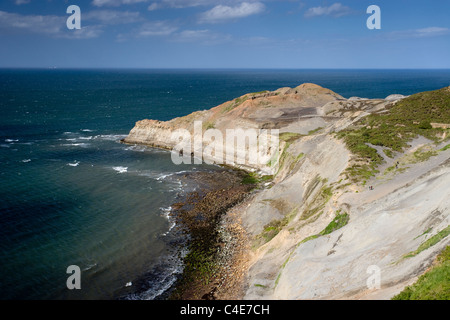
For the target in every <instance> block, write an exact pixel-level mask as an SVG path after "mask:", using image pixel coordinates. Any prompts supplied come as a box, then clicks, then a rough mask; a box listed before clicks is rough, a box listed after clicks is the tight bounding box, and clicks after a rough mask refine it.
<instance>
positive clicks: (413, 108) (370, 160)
mask: <svg viewBox="0 0 450 320" xmlns="http://www.w3.org/2000/svg"><path fill="white" fill-rule="evenodd" d="M449 105H450V91H449V90H448V89H447V88H444V89H441V90H437V91H430V92H422V93H418V94H415V95H412V96H410V97H408V98H405V99H403V100H401V101H399V102H397V103H396V104H393V105H390V106H389V107H388V110H389V112H387V113H381V114H371V115H369V116H367V117H365V118H363V119H361V120H360V121H359V122H358V124H357V127H354V128H349V129H346V130H343V131H341V132H339V133H337V137H338V138H341V139H343V140H344V141H345V143H346V144H347V147H348V148H349V150H350V151H351V152H352V153H354V154H355V155H356V156H357V157H358V160H359V161H358V164H356V165H354V166H353V167H350V168H348V170H347V173H348V175H349V178H350V179H351V180H352V181H353V182H358V181H360V180H361V179H363V180H367V179H368V178H370V177H371V176H373V175H375V174H376V173H377V170H376V168H377V166H378V165H380V164H381V163H382V162H383V158H382V157H381V156H380V155H379V154H378V152H377V150H375V149H374V148H373V147H371V146H370V144H371V145H375V146H381V147H384V148H385V149H384V150H385V151H384V153H385V154H386V155H387V156H390V155H391V154H392V152H393V151H397V152H402V151H403V150H404V148H406V147H407V146H408V142H409V141H411V140H412V139H413V138H415V137H417V136H418V135H421V136H424V137H426V138H428V139H430V140H432V141H435V142H438V141H439V140H440V138H439V136H441V135H442V133H443V132H444V131H445V130H448V129H442V128H432V126H431V124H430V123H432V122H436V123H450V108H449V107H448V106H449ZM388 150H390V151H388Z"/></svg>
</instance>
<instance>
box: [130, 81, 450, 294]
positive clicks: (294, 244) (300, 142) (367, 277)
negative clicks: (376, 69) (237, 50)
mask: <svg viewBox="0 0 450 320" xmlns="http://www.w3.org/2000/svg"><path fill="white" fill-rule="evenodd" d="M438 94H439V99H434V100H427V101H439V102H440V103H442V102H443V101H444V102H443V103H444V104H445V103H446V102H445V101H450V92H448V89H442V90H441V91H440V92H439V93H438ZM429 96H430V97H433V96H434V94H433V93H430V94H429V95H424V96H419V97H414V96H411V98H409V97H404V96H401V95H391V96H389V97H387V98H386V99H363V98H356V97H353V98H350V99H345V98H343V97H342V96H340V95H339V94H336V93H334V92H332V91H330V90H328V89H325V88H322V87H320V86H317V85H314V84H303V85H300V86H298V87H296V88H281V89H278V90H276V91H273V92H269V91H265V92H259V93H251V94H246V95H244V96H242V97H239V98H236V99H234V100H232V101H228V102H226V103H223V104H221V105H219V106H217V107H215V108H212V109H210V110H206V111H199V112H195V113H193V114H190V115H188V116H186V117H181V118H176V119H173V120H171V121H167V122H160V121H154V120H142V121H139V122H137V123H136V126H135V127H134V128H133V129H132V130H131V132H130V134H129V136H128V137H127V138H125V139H124V142H125V143H131V144H145V145H150V146H155V147H160V148H166V149H172V148H174V146H176V145H177V143H179V141H180V140H179V139H174V138H172V132H173V131H175V130H177V129H184V130H186V131H185V134H187V133H190V134H194V133H195V131H196V130H195V129H196V128H195V121H202V127H201V128H199V127H197V131H198V130H200V131H201V132H202V133H204V132H205V131H206V130H208V129H215V130H218V131H220V132H222V133H224V134H225V132H226V130H227V129H233V128H243V129H255V130H256V131H257V132H258V135H262V134H263V130H270V129H277V130H279V144H278V146H277V149H276V150H271V155H270V157H268V158H267V159H266V161H265V162H263V163H257V164H252V163H246V164H244V165H236V166H237V167H240V168H244V169H247V170H251V171H258V172H260V173H261V174H262V175H272V177H271V178H272V179H271V180H270V182H264V183H263V184H262V187H261V189H260V190H258V191H257V192H255V193H253V194H252V196H251V197H250V199H249V200H247V201H246V202H244V203H243V204H242V205H240V206H238V207H237V208H234V209H232V210H235V211H237V213H236V214H237V215H238V216H239V217H240V219H241V221H242V225H243V226H244V227H245V229H246V231H247V232H248V234H249V237H250V239H251V246H250V247H251V248H249V252H248V257H249V261H248V263H247V264H245V265H244V266H243V268H246V270H247V278H246V284H245V288H244V293H243V296H241V297H238V298H245V299H345V298H350V299H389V298H391V297H392V296H393V295H394V294H397V293H398V292H400V291H401V290H402V289H403V288H404V287H405V286H406V285H409V284H411V283H412V282H414V280H415V279H416V278H417V276H418V275H420V274H421V273H423V272H424V270H425V269H426V268H427V267H428V266H429V265H430V264H431V262H432V260H433V258H434V257H435V256H436V255H437V253H438V252H439V251H440V250H442V249H443V248H444V247H445V246H446V245H448V244H449V242H450V237H443V238H442V239H441V240H440V241H437V242H436V243H435V244H434V245H433V246H430V247H429V248H427V249H426V250H423V251H420V252H417V253H416V254H413V255H410V256H408V254H410V253H411V252H415V250H416V249H418V247H419V246H420V245H421V244H423V243H424V242H426V240H429V239H431V240H433V239H435V238H433V237H434V236H435V235H437V234H442V231H443V230H444V231H445V230H447V229H448V228H449V227H448V226H449V224H450V215H449V213H450V201H449V199H450V162H449V161H450V160H449V159H450V148H448V144H449V142H448V139H449V138H448V137H449V129H448V123H449V122H450V121H449V120H448V119H450V115H449V114H448V112H449V110H450V108H448V104H447V105H444V107H443V108H441V109H439V110H441V111H440V112H443V113H442V114H439V113H438V114H436V112H437V111H436V110H438V108H435V107H434V106H433V107H430V110H431V111H430V112H431V113H434V114H433V119H435V120H434V122H436V123H437V122H439V126H437V125H436V123H434V122H433V123H434V125H432V126H431V125H430V127H432V128H433V129H430V130H435V131H431V132H432V133H433V135H431V134H430V133H429V131H423V132H424V134H425V133H426V134H428V135H429V136H428V138H425V137H423V136H421V135H420V134H419V135H418V136H416V137H415V138H411V139H410V141H409V142H408V145H407V146H405V147H404V148H403V149H402V150H400V149H397V151H392V150H391V149H389V148H387V147H385V146H383V141H381V142H380V141H376V140H375V139H372V140H369V141H372V142H371V143H369V142H366V143H362V144H360V145H357V146H356V148H355V149H352V148H351V147H352V146H351V143H352V142H351V141H352V140H351V139H350V140H348V141H350V142H348V141H347V142H346V141H344V140H343V139H341V138H340V136H339V133H340V132H344V131H345V132H347V137H350V138H351V137H352V135H356V134H357V131H355V133H353V131H352V129H353V128H361V127H364V126H363V125H361V123H362V122H361V121H362V120H364V119H365V118H367V117H369V116H374V115H375V116H382V115H384V114H389V112H390V110H392V108H394V107H395V106H396V105H397V104H401V103H402V102H403V101H407V100H408V99H411V100H408V103H409V101H411V104H413V103H417V101H419V105H422V103H423V104H426V103H428V102H425V100H423V99H425V98H427V99H430V98H429ZM420 99H422V100H420ZM446 99H448V100H446ZM420 101H422V102H420ZM430 103H431V102H430ZM433 103H434V102H433ZM446 106H447V107H446ZM442 110H443V111H442ZM416 116H417V115H416V114H414V115H413V117H416ZM375 120H376V119H375ZM438 120H439V121H438ZM399 121H400V120H399ZM408 121H409V120H408ZM413 121H414V119H412V120H411V121H410V122H411V123H413ZM408 123H409V122H408ZM414 123H415V121H414ZM369 124H370V126H368V128H371V129H373V130H377V128H379V129H380V130H385V131H386V132H388V133H387V134H386V137H387V138H386V139H388V138H389V137H391V136H392V135H394V136H395V135H397V136H398V138H399V139H400V138H403V137H404V136H405V131H401V130H400V129H402V128H403V127H405V124H404V123H400V122H399V123H397V124H395V125H394V126H393V127H395V128H400V129H399V130H398V132H397V131H395V130H391V131H389V130H388V129H389V127H387V126H386V127H387V128H384V127H383V125H381V126H380V125H375V124H371V123H370V122H369ZM414 125H415V124H414ZM418 125H419V124H418ZM414 130H415V129H414ZM417 130H419V129H417ZM420 130H422V129H420ZM424 130H425V129H424ZM383 132H384V131H383ZM417 132H419V133H420V132H422V131H417ZM360 133H361V132H360V131H358V134H360ZM197 134H198V132H197ZM361 134H362V135H363V136H364V135H367V137H369V138H370V134H372V131H367V132H364V131H362V133H361ZM430 139H432V140H430ZM389 141H391V140H389ZM349 143H350V145H349ZM228 144H229V142H226V141H223V144H222V145H223V148H217V149H216V150H215V151H216V153H215V154H210V155H209V159H210V160H211V159H214V158H216V159H217V158H220V157H226V156H227V152H228V148H227V146H228ZM205 145H207V143H206V142H205V141H203V145H202V146H201V147H205ZM197 147H200V146H197ZM353 147H355V146H353ZM195 148H196V147H195V146H193V148H192V150H193V152H194V151H195ZM241 148H242V150H237V151H238V152H242V153H246V152H249V151H250V152H256V151H258V150H257V149H255V150H252V149H251V147H248V146H246V145H245V144H244V145H243V146H241ZM358 148H360V149H361V148H362V149H363V151H366V148H370V152H372V153H370V154H371V156H372V157H373V159H378V158H379V159H381V160H380V161H379V162H378V163H377V165H376V166H374V167H373V169H374V170H373V171H370V174H367V172H364V171H363V170H362V169H361V168H365V167H364V165H368V166H369V167H370V165H371V164H370V163H369V164H367V163H366V162H367V161H365V160H364V159H363V160H362V159H361V157H358V156H357V155H356V154H355V153H354V152H355V150H356V151H359V149H358ZM388 149H389V150H388ZM350 150H353V152H352V151H350ZM377 157H378V158H377ZM204 160H206V159H205V158H204ZM375 169H376V170H375ZM352 170H353V171H352ZM357 170H360V171H357ZM355 172H356V173H357V174H358V177H363V178H364V179H361V180H360V181H358V180H357V179H356V180H355V178H353V179H352V178H351V177H350V176H349V173H355ZM369 187H370V188H369ZM445 232H447V231H445ZM445 232H444V234H445ZM447 234H448V233H447ZM407 256H408V257H407Z"/></svg>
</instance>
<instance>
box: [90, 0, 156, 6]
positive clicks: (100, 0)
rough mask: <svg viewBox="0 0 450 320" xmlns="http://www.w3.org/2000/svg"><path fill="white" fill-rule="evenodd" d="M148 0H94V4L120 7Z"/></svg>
mask: <svg viewBox="0 0 450 320" xmlns="http://www.w3.org/2000/svg"><path fill="white" fill-rule="evenodd" d="M147 1H148V0H93V1H92V4H93V5H94V6H96V7H118V6H120V5H123V4H135V3H140V2H147Z"/></svg>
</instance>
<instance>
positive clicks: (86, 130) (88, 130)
mask: <svg viewBox="0 0 450 320" xmlns="http://www.w3.org/2000/svg"><path fill="white" fill-rule="evenodd" d="M80 131H83V132H94V131H95V130H91V129H81V130H80Z"/></svg>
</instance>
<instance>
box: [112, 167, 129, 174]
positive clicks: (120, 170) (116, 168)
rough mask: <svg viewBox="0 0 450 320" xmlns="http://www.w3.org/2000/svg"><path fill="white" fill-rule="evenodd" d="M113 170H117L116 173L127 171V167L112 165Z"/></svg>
mask: <svg viewBox="0 0 450 320" xmlns="http://www.w3.org/2000/svg"><path fill="white" fill-rule="evenodd" d="M113 170H115V171H117V172H118V173H125V172H127V171H128V167H113Z"/></svg>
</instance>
